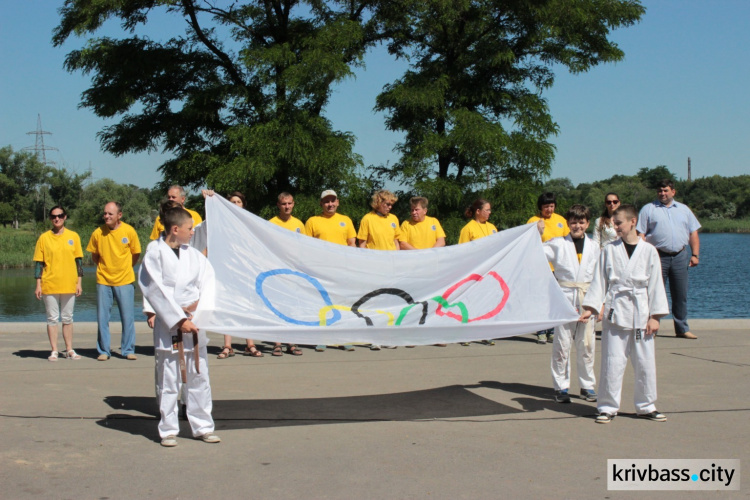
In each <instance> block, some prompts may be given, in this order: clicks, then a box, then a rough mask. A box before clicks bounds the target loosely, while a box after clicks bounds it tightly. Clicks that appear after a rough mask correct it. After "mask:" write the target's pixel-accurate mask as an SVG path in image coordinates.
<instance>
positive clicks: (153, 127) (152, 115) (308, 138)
mask: <svg viewBox="0 0 750 500" xmlns="http://www.w3.org/2000/svg"><path fill="white" fill-rule="evenodd" d="M370 3H371V2H369V1H367V0H333V1H329V2H319V1H317V0H310V1H300V0H267V1H260V0H255V1H248V2H238V1H235V2H210V1H207V0H179V1H177V0H66V1H65V4H64V6H63V7H62V8H61V11H60V12H61V16H62V17H61V22H60V24H59V26H58V27H57V28H56V29H55V31H54V35H53V43H54V44H55V45H57V46H59V45H61V44H63V43H64V42H65V41H66V40H67V39H68V38H69V37H70V36H71V35H76V36H90V35H94V34H95V33H96V32H97V31H98V30H99V29H100V28H101V27H102V25H103V24H104V23H105V22H106V21H108V20H115V21H118V22H119V23H120V25H121V27H122V29H123V30H124V32H125V34H126V37H125V38H122V39H114V38H109V37H99V38H91V39H89V40H88V43H87V44H86V46H85V47H84V48H82V49H80V50H75V51H73V52H71V53H70V54H68V56H67V59H66V68H67V69H68V70H69V71H71V72H73V71H82V72H84V73H91V74H92V75H93V76H92V85H91V87H90V88H89V89H88V90H86V91H85V92H84V93H83V97H82V102H81V105H82V106H83V107H86V108H90V109H91V110H92V111H93V112H94V113H96V114H97V115H98V116H101V117H108V118H109V117H119V118H120V121H119V122H118V123H116V124H115V125H112V126H109V127H107V128H105V129H104V130H103V131H102V132H101V133H100V134H99V138H100V140H101V143H102V147H103V149H104V150H105V151H108V152H110V153H113V154H115V155H121V154H124V153H128V152H136V151H151V150H156V149H162V150H164V151H166V152H170V153H173V154H174V159H172V160H170V161H167V162H166V163H164V164H163V165H162V166H161V167H160V170H161V172H162V173H163V175H164V185H165V186H166V185H168V184H170V183H173V182H176V183H179V184H183V185H188V186H194V187H195V186H199V185H202V184H204V182H205V183H206V184H208V185H209V186H211V187H213V188H215V189H217V190H218V191H221V192H228V191H232V190H235V189H238V190H241V191H243V192H245V193H247V195H248V201H249V203H250V205H251V207H258V206H260V205H262V204H264V202H267V201H268V200H269V199H270V198H272V197H275V195H276V194H277V193H278V192H279V191H282V190H287V191H307V190H311V189H313V188H314V190H319V189H320V186H326V187H331V188H334V189H339V190H342V191H344V190H345V189H346V187H347V185H348V184H349V183H350V182H352V181H356V179H355V171H356V168H357V167H358V166H360V165H361V159H360V158H359V157H358V156H357V155H355V154H354V153H353V152H352V144H353V140H354V138H353V137H352V136H351V135H350V134H346V133H342V132H338V131H335V130H333V128H332V126H331V123H330V122H329V121H328V120H327V119H326V118H325V117H324V116H323V110H324V108H325V105H326V104H327V103H328V100H329V97H330V93H331V85H332V84H333V83H335V82H337V81H340V80H342V79H343V78H346V77H348V76H350V75H351V74H352V68H353V67H355V66H357V65H359V64H361V62H362V57H363V55H364V52H365V50H366V47H367V46H368V44H370V43H372V42H373V41H374V40H375V32H374V27H375V23H374V22H373V21H372V20H369V21H367V20H365V11H366V9H367V8H368V7H369V5H370ZM222 4H223V5H222ZM157 10H158V11H160V12H163V13H165V14H167V15H168V16H170V17H173V18H179V19H182V20H184V26H185V31H184V33H164V34H163V36H161V37H160V40H154V39H151V38H149V37H146V36H142V35H139V34H138V30H139V29H145V25H147V23H148V22H149V20H150V16H151V15H152V13H153V12H154V11H157Z"/></svg>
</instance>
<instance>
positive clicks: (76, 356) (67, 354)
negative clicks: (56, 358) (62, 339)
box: [62, 349, 81, 360]
mask: <svg viewBox="0 0 750 500" xmlns="http://www.w3.org/2000/svg"><path fill="white" fill-rule="evenodd" d="M62 354H63V356H64V357H66V358H68V359H75V360H79V359H81V356H80V355H79V354H78V353H77V352H75V351H74V350H73V349H71V350H69V351H68V352H65V353H62Z"/></svg>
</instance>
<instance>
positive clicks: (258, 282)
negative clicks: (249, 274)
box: [255, 269, 341, 326]
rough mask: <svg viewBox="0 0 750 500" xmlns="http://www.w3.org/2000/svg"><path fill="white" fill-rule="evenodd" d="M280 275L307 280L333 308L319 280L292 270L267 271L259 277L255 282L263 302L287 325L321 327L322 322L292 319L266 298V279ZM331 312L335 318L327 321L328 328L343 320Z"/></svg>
mask: <svg viewBox="0 0 750 500" xmlns="http://www.w3.org/2000/svg"><path fill="white" fill-rule="evenodd" d="M279 274H290V275H292V276H298V277H300V278H303V279H305V280H307V281H308V282H309V283H310V284H311V285H312V286H313V287H315V289H316V290H317V291H318V293H320V297H321V298H322V299H323V302H324V303H325V305H327V306H332V305H333V302H332V301H331V297H330V296H329V295H328V292H327V291H326V289H325V288H323V285H321V284H320V282H319V281H318V280H316V279H315V278H313V277H312V276H309V275H307V274H305V273H300V272H297V271H292V270H291V269H272V270H271V271H266V272H264V273H260V274H259V275H258V278H257V279H256V280H255V293H257V294H258V296H259V297H260V298H261V300H263V303H264V304H265V305H266V307H268V308H269V309H270V310H271V311H273V313H274V314H275V315H276V316H278V317H279V318H281V319H283V320H284V321H286V322H287V323H293V324H295V325H304V326H320V321H300V320H298V319H294V318H290V317H289V316H287V315H285V314H284V313H282V312H281V311H279V310H278V309H276V308H275V307H274V306H273V304H271V301H270V300H268V297H266V296H265V294H264V293H263V282H264V281H265V280H266V278H270V277H271V276H276V275H279ZM331 312H332V313H333V317H332V318H331V319H330V323H329V322H328V321H329V320H326V326H331V325H332V324H334V323H335V322H337V321H338V320H340V319H341V313H340V312H339V311H337V310H336V309H332V310H331Z"/></svg>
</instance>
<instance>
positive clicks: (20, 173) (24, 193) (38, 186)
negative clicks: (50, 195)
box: [0, 146, 54, 228]
mask: <svg viewBox="0 0 750 500" xmlns="http://www.w3.org/2000/svg"><path fill="white" fill-rule="evenodd" d="M53 170H54V169H52V168H50V167H49V166H47V165H44V164H43V163H42V162H40V161H39V160H38V159H37V157H36V156H35V155H34V154H32V153H29V152H24V151H20V152H14V151H13V148H11V147H10V146H6V147H4V148H0V206H1V207H2V210H0V215H2V222H3V223H4V224H5V223H7V222H12V223H13V227H15V228H18V226H19V223H20V222H21V221H26V220H35V216H36V220H41V219H42V218H43V217H44V209H45V207H44V195H45V193H46V189H45V187H44V184H45V183H46V182H47V179H48V176H49V175H52V174H51V172H52V171H53Z"/></svg>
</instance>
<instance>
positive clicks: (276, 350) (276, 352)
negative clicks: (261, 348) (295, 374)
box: [271, 345, 284, 356]
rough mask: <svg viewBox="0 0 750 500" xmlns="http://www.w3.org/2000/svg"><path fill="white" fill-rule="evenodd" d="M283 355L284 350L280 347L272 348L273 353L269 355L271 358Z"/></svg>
mask: <svg viewBox="0 0 750 500" xmlns="http://www.w3.org/2000/svg"><path fill="white" fill-rule="evenodd" d="M283 355H284V349H282V347H281V345H275V346H273V352H272V353H271V356H283Z"/></svg>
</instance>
